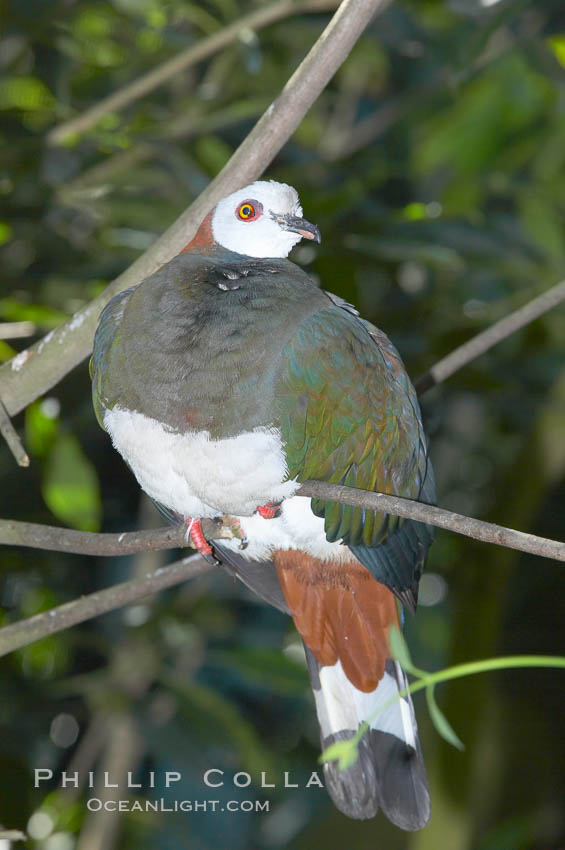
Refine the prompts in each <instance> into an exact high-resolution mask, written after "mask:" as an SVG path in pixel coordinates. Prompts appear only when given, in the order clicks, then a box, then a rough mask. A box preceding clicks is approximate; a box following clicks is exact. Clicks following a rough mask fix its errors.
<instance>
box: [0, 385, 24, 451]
mask: <svg viewBox="0 0 565 850" xmlns="http://www.w3.org/2000/svg"><path fill="white" fill-rule="evenodd" d="M0 434H2V436H3V437H4V439H5V440H6V442H7V444H8V448H9V449H10V451H11V452H12V454H13V455H14V457H15V459H16V461H17V464H18V466H29V456H28V454H27V452H26V450H25V449H24V447H23V443H22V441H21V440H20V436H19V434H18V432H17V431H16V429H15V428H14V426H13V425H12V423H11V421H10V417H9V416H8V411H7V410H6V408H5V407H4V405H3V403H2V399H0Z"/></svg>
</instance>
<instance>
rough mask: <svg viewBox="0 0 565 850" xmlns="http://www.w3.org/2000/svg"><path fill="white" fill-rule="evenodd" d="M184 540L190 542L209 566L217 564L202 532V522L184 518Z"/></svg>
mask: <svg viewBox="0 0 565 850" xmlns="http://www.w3.org/2000/svg"><path fill="white" fill-rule="evenodd" d="M186 539H187V540H189V539H190V540H191V542H192V545H193V546H194V548H195V549H196V551H197V552H198V554H199V555H202V557H203V558H204V560H205V561H208V563H209V564H219V563H220V562H219V561H218V559H217V558H216V556H215V555H214V551H213V549H212V547H211V546H210V544H209V543H208V541H207V540H206V537H205V536H204V532H203V531H202V521H201V520H199V519H192V517H187V518H186Z"/></svg>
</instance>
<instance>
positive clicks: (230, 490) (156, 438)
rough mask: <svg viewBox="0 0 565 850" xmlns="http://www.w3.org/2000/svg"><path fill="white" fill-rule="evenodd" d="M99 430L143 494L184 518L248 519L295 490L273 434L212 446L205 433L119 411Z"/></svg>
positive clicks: (277, 434)
mask: <svg viewBox="0 0 565 850" xmlns="http://www.w3.org/2000/svg"><path fill="white" fill-rule="evenodd" d="M104 427H105V429H106V431H107V432H108V433H109V434H110V436H111V438H112V442H113V443H114V446H115V447H116V449H117V450H118V451H119V452H120V454H121V455H122V457H123V458H124V460H125V461H126V462H127V463H128V464H129V466H130V467H131V469H132V471H133V473H134V475H135V477H136V478H137V480H138V482H139V484H140V486H141V487H142V488H143V490H145V492H146V493H147V494H148V495H149V496H151V498H152V499H156V500H157V501H158V502H161V503H162V504H163V505H166V506H167V507H168V508H171V509H172V510H174V511H176V512H177V513H179V514H181V516H184V517H188V516H189V517H196V518H203V517H213V516H219V515H222V514H233V515H237V516H239V515H241V516H249V515H251V514H252V513H253V512H254V511H255V510H256V508H257V506H258V505H263V504H265V503H266V502H268V501H274V502H279V501H282V500H283V499H285V498H287V497H288V496H291V495H292V494H293V493H294V491H295V490H296V489H297V487H298V484H297V483H296V482H295V481H285V477H286V474H287V467H286V460H285V456H284V450H283V446H282V441H281V436H280V432H279V431H278V430H277V429H275V428H272V429H268V428H257V429H255V430H253V431H250V432H247V433H243V434H239V435H238V436H236V437H231V438H229V439H225V440H211V439H210V435H209V433H208V432H206V431H200V432H188V433H179V432H176V431H174V430H172V429H170V428H168V427H167V426H165V425H163V423H161V422H158V421H157V420H155V419H151V418H150V417H148V416H144V415H143V414H142V413H138V412H136V411H132V410H126V409H125V408H122V407H120V406H119V405H116V406H114V407H113V408H112V409H111V410H107V411H106V412H105V414H104ZM265 522H269V520H265Z"/></svg>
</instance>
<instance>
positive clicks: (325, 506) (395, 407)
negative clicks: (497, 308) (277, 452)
mask: <svg viewBox="0 0 565 850" xmlns="http://www.w3.org/2000/svg"><path fill="white" fill-rule="evenodd" d="M277 401H278V405H279V413H280V422H281V429H282V437H283V441H284V445H285V452H286V460H287V464H288V470H289V472H288V475H289V478H293V477H295V476H296V477H297V478H298V480H299V481H306V480H307V479H318V480H322V481H331V482H336V483H340V484H346V485H348V486H351V487H359V488H361V489H364V490H373V491H380V492H383V493H391V494H394V495H398V496H404V497H407V498H418V496H419V495H420V492H421V490H422V486H423V482H424V479H425V477H426V472H427V459H426V449H425V442H424V436H423V430H422V423H421V420H420V412H419V407H418V403H417V399H416V396H415V393H414V390H413V388H412V385H411V384H410V382H409V380H408V378H407V375H406V372H405V370H404V367H403V365H402V362H401V360H400V357H399V355H398V353H397V352H396V350H395V348H394V347H393V345H392V344H391V343H390V341H389V340H388V339H387V338H386V336H385V335H384V334H382V333H381V332H380V331H378V330H377V329H376V328H373V326H372V325H370V324H369V323H367V322H363V321H362V320H361V319H359V318H357V317H356V316H354V315H352V314H351V313H350V312H348V311H347V310H346V309H342V308H340V307H339V306H333V307H328V308H327V309H326V310H322V311H320V312H318V313H316V314H315V315H313V316H311V317H310V318H308V319H307V320H306V321H305V322H303V323H302V324H301V325H300V327H299V329H298V332H297V334H296V335H295V337H294V338H293V339H292V340H291V341H290V342H289V344H288V345H287V347H286V349H285V352H284V363H283V367H282V370H281V373H280V379H279V385H278V389H277ZM312 509H313V510H314V512H315V513H316V514H317V515H318V516H323V517H324V519H325V529H326V535H327V537H328V539H329V540H340V539H343V541H344V543H347V544H349V545H350V546H356V547H357V546H360V547H363V546H365V547H375V546H378V545H379V544H380V543H383V542H384V541H385V540H386V539H387V536H390V535H391V534H393V533H394V532H395V531H397V530H398V529H399V528H400V527H401V526H402V525H403V523H401V521H399V520H398V519H397V518H395V517H389V516H386V515H383V514H382V513H379V512H377V511H371V510H368V509H363V508H354V507H350V506H345V505H341V504H337V503H335V502H328V501H325V500H313V502H312Z"/></svg>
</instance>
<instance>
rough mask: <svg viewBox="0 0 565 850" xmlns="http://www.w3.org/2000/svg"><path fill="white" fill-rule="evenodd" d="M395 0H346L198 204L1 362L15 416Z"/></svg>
mask: <svg viewBox="0 0 565 850" xmlns="http://www.w3.org/2000/svg"><path fill="white" fill-rule="evenodd" d="M390 1H391V0H343V2H342V3H341V5H340V7H339V9H338V10H337V12H336V13H335V15H334V16H333V18H332V19H331V21H330V23H329V24H328V26H327V27H326V29H325V30H324V32H323V33H322V34H321V36H320V38H319V39H318V40H317V42H316V43H315V44H314V46H313V47H312V49H311V50H310V51H309V53H308V55H307V56H306V58H305V59H304V60H303V62H302V63H301V64H300V66H299V68H298V69H297V70H296V71H295V72H294V74H293V75H292V77H291V78H290V79H289V81H288V82H287V84H286V85H285V87H284V89H283V90H282V92H281V94H280V95H279V97H278V98H277V99H276V100H275V101H274V102H273V103H272V104H271V106H270V107H269V108H268V109H267V111H266V112H265V113H264V115H263V116H262V117H261V119H260V120H259V121H258V123H257V124H256V125H255V127H254V128H253V130H252V131H251V133H249V135H248V136H247V138H246V139H245V140H244V141H243V142H242V143H241V145H240V146H239V148H238V149H237V150H236V151H235V153H234V154H233V156H232V157H231V159H230V160H229V162H228V163H227V165H226V166H225V167H224V168H223V169H222V171H221V172H220V173H219V174H218V175H217V177H216V178H215V179H214V180H213V181H212V182H211V183H210V185H209V186H208V187H207V188H206V189H205V190H204V192H202V194H201V195H200V196H199V197H198V198H197V199H196V200H195V201H194V203H193V204H191V205H190V207H188V209H187V210H185V212H184V213H183V214H182V215H181V216H180V217H179V218H178V219H177V220H176V222H175V223H174V224H173V225H172V226H171V227H170V228H169V229H168V230H167V231H166V232H165V233H164V234H163V235H162V236H161V237H160V238H159V239H158V240H157V241H156V242H155V243H154V244H153V245H152V246H151V248H149V250H147V251H146V252H145V253H144V254H143V255H142V256H141V257H139V258H138V259H137V260H136V261H135V263H133V264H132V265H131V266H130V267H129V269H127V270H126V271H125V272H124V273H123V274H121V275H120V276H119V277H118V278H117V279H116V280H115V281H114V282H113V283H111V284H110V285H109V286H108V287H107V288H106V289H105V290H104V292H103V293H102V294H101V295H99V296H98V297H97V298H95V299H94V300H93V301H91V302H90V304H88V305H87V306H86V307H84V308H83V309H82V310H79V311H78V312H77V313H75V315H74V316H73V317H72V318H71V319H69V321H68V322H65V324H63V325H61V326H60V327H59V328H57V329H56V330H55V331H52V332H51V333H49V334H47V336H46V337H44V338H43V339H42V340H41V341H40V342H38V343H36V344H35V345H34V346H32V347H31V348H28V349H26V350H25V351H22V352H20V353H19V354H18V355H17V357H15V358H13V359H12V360H10V361H9V362H8V363H5V364H4V365H3V366H1V367H0V396H1V397H2V399H3V401H4V405H5V407H6V410H7V411H8V413H9V415H10V416H14V415H15V414H16V413H18V412H19V411H20V410H22V409H23V408H24V407H26V405H28V404H29V403H30V402H31V401H33V400H34V399H36V398H37V397H38V396H40V395H42V394H43V393H44V392H46V391H47V390H48V389H50V388H51V387H52V386H54V385H55V384H57V383H58V382H59V381H60V380H61V378H63V377H64V376H65V375H66V374H67V373H68V372H70V370H71V369H73V368H74V367H75V366H76V365H77V364H78V363H80V362H81V360H84V358H85V357H87V356H88V354H89V353H90V351H91V348H92V338H93V336H94V331H95V329H96V325H97V323H98V317H99V315H100V312H101V311H102V308H103V307H104V305H105V304H106V303H107V302H108V301H109V300H110V298H112V297H113V296H114V295H116V294H117V293H118V292H121V291H122V290H123V289H126V288H127V287H128V286H134V285H135V284H137V283H139V281H141V280H143V279H144V278H146V277H147V276H148V275H150V274H152V273H153V272H154V271H156V269H158V268H159V266H161V265H162V264H163V263H166V262H167V261H168V260H170V259H171V258H172V257H174V256H175V255H176V254H178V253H179V252H180V251H181V250H182V248H183V247H184V246H185V245H186V244H187V242H188V241H189V240H190V238H191V237H192V236H193V235H194V232H195V230H196V228H197V227H198V225H199V224H200V222H201V221H202V220H203V218H204V217H205V215H206V213H208V212H209V210H210V209H211V208H212V207H213V206H214V205H215V204H216V203H218V201H220V200H221V199H222V198H223V197H225V196H226V195H227V194H229V193H230V192H233V191H235V190H236V189H238V188H239V187H241V186H245V185H246V184H247V183H250V182H252V181H253V180H256V179H257V178H258V177H259V176H260V175H261V174H262V173H263V171H264V169H265V168H266V167H267V166H268V165H269V163H270V162H271V161H272V159H273V158H274V157H275V156H276V155H277V153H278V152H279V150H280V149H281V148H282V146H283V145H284V144H285V142H286V141H287V140H288V139H289V138H290V136H292V134H293V133H294V131H295V130H296V128H297V127H298V125H299V124H300V122H301V120H302V118H303V117H304V115H305V114H306V112H307V111H308V109H309V108H310V107H311V106H312V104H313V103H314V101H315V100H316V98H317V97H318V96H319V94H320V93H321V92H322V91H323V89H324V88H325V86H326V85H327V84H328V82H329V81H330V79H331V78H332V77H333V75H334V74H335V72H336V71H337V69H338V68H339V67H340V65H341V64H342V63H343V62H344V61H345V59H346V58H347V56H348V55H349V53H350V52H351V49H352V48H353V45H354V44H355V42H356V41H357V39H358V38H359V37H360V35H361V34H362V32H363V30H364V29H365V27H366V26H367V24H368V23H369V22H370V20H371V18H372V17H373V16H374V15H375V14H376V13H377V12H380V11H381V10H383V9H384V8H385V7H386V6H387V5H388V4H389V3H390ZM63 343H64V345H63Z"/></svg>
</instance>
